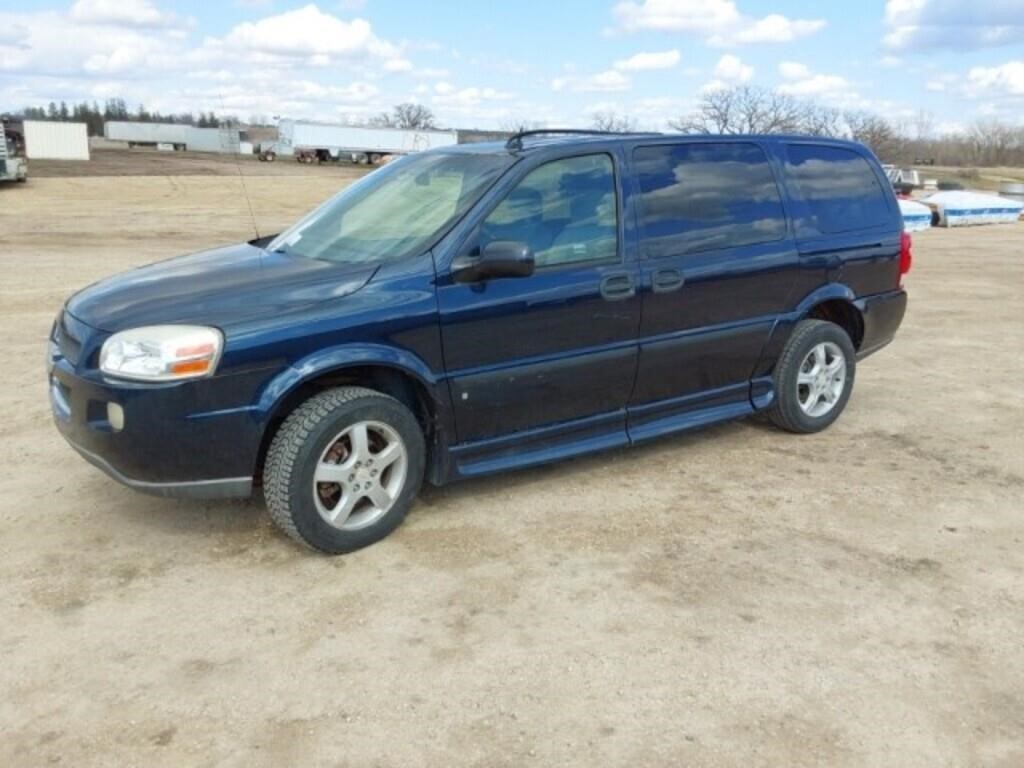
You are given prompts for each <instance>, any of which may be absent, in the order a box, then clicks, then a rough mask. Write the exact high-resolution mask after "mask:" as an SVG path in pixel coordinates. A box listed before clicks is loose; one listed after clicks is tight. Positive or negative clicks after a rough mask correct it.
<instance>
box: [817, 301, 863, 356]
mask: <svg viewBox="0 0 1024 768" xmlns="http://www.w3.org/2000/svg"><path fill="white" fill-rule="evenodd" d="M807 316H808V317H813V318H815V319H816V320H826V321H828V322H830V323H835V324H836V325H838V326H839V327H840V328H842V329H843V330H844V331H846V335H847V336H849V337H850V341H852V342H853V348H854V349H860V343H861V341H862V340H863V338H864V318H863V317H862V316H861V314H860V310H859V309H857V308H856V307H855V306H853V304H851V303H850V302H848V301H844V300H843V299H830V300H828V301H823V302H821V304H816V305H815V306H814V307H813V308H812V309H811V311H810V312H808V313H807Z"/></svg>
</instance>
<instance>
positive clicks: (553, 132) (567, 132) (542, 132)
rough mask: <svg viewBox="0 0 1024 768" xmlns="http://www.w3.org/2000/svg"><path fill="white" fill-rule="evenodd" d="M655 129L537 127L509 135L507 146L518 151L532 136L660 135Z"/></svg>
mask: <svg viewBox="0 0 1024 768" xmlns="http://www.w3.org/2000/svg"><path fill="white" fill-rule="evenodd" d="M660 135H661V134H660V133H657V132H655V131H652V132H646V131H601V130H598V129H596V128H535V129H533V130H529V131H517V132H516V133H513V134H512V135H511V136H509V137H508V141H506V142H505V148H506V149H508V150H511V151H518V150H521V149H522V148H523V139H526V138H529V137H531V136H660Z"/></svg>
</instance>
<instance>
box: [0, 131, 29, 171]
mask: <svg viewBox="0 0 1024 768" xmlns="http://www.w3.org/2000/svg"><path fill="white" fill-rule="evenodd" d="M0 181H21V182H25V181H28V158H27V157H25V140H24V136H23V134H22V132H21V129H20V126H19V125H16V124H13V123H10V124H9V123H8V122H7V121H6V120H4V121H0Z"/></svg>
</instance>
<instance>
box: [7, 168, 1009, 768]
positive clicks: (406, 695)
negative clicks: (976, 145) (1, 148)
mask: <svg viewBox="0 0 1024 768" xmlns="http://www.w3.org/2000/svg"><path fill="white" fill-rule="evenodd" d="M289 166H290V170H291V171H292V172H293V174H294V175H280V169H281V168H282V167H283V166H282V165H281V164H278V165H277V166H275V170H274V171H273V173H275V174H278V175H275V176H274V177H273V178H269V177H268V178H260V177H253V178H252V179H250V184H249V191H250V193H251V194H252V196H253V205H254V208H255V211H256V217H257V219H258V221H259V225H260V229H261V231H263V232H269V231H274V230H276V229H279V228H280V227H281V226H282V225H284V224H286V223H288V222H289V221H291V220H292V219H293V218H294V217H295V216H297V215H298V214H299V213H300V212H301V211H303V210H305V209H307V208H309V207H311V206H312V205H313V204H315V203H316V202H318V201H320V200H321V199H323V198H324V197H325V196H327V195H328V194H330V193H331V192H332V191H333V190H334V189H336V188H337V187H338V186H339V185H340V184H342V183H344V179H340V178H339V176H338V174H336V173H335V172H334V170H333V169H332V171H331V172H330V173H319V172H318V171H320V170H325V169H316V168H314V169H308V170H307V169H302V170H301V171H300V170H296V169H295V166H292V165H290V164H289ZM262 167H263V166H255V165H254V166H253V168H258V169H260V170H262ZM238 183H239V182H238V180H237V179H235V180H232V179H227V178H224V177H215V176H162V177H160V176H151V177H147V176H141V175H138V176H137V175H130V176H124V177H121V178H109V177H79V178H33V179H32V180H31V181H30V182H29V184H28V185H27V186H21V185H18V186H13V185H12V186H10V187H4V188H0V268H2V274H3V280H2V281H0V320H2V322H3V327H4V328H5V329H6V331H7V334H6V337H7V343H8V351H10V352H11V353H12V361H11V362H12V364H11V365H9V366H7V373H6V374H5V375H4V377H3V379H2V380H0V415H2V419H3V421H2V423H3V435H4V439H3V441H2V442H0V583H2V584H3V588H2V591H0V654H2V658H3V660H4V664H3V665H2V667H0V690H3V691H4V696H3V697H2V698H0V733H2V734H3V737H2V738H0V765H4V766H39V765H45V764H62V765H74V766H93V765H109V766H128V765H140V766H142V765H145V766H147V767H148V766H182V765H202V766H206V765H209V766H246V768H248V767H250V766H284V765H304V766H320V765H323V766H403V767H404V766H451V765H475V766H515V767H516V768H520V767H521V766H530V765H536V766H554V765H559V766H588V767H589V766H597V765H637V766H660V765H687V766H728V765H736V766H759V765H764V766H780V765H785V766H797V765H827V766H853V765H885V766H901V767H909V766H928V767H929V768H932V767H934V766H954V765H955V766H961V765H964V766H972V765H977V766H1007V767H1009V766H1019V765H1022V764H1024V707H1022V705H1021V703H1022V701H1024V644H1022V640H1021V627H1022V623H1024V595H1022V585H1024V541H1022V540H1024V521H1022V517H1021V509H1022V504H1021V501H1022V496H1024V493H1022V491H1024V437H1022V436H1024V390H1022V385H1021V382H1022V379H1024V353H1022V350H1024V314H1022V306H1024V302H1022V299H1024V296H1022V293H1024V261H1022V253H1024V224H1018V225H1004V226H992V227H985V228H978V229H970V230H952V231H945V230H933V231H930V232H925V233H922V234H921V235H918V236H916V237H915V243H916V254H915V266H914V270H913V272H912V273H911V275H910V276H909V279H908V280H907V283H908V288H909V291H910V294H911V304H910V309H909V314H908V317H907V319H906V321H905V322H904V326H903V329H902V331H901V333H900V334H899V336H898V337H897V340H896V342H895V343H894V344H892V345H891V346H890V347H889V348H887V349H885V350H884V351H882V352H880V353H879V354H877V355H876V356H875V357H873V358H871V359H870V360H868V361H866V362H865V363H864V364H863V365H862V366H861V367H860V368H859V369H858V375H857V385H856V389H855V391H854V394H853V397H852V399H851V401H850V404H849V407H848V408H847V410H846V413H845V414H844V415H843V417H842V418H841V419H840V421H839V422H838V423H837V424H836V425H835V426H833V427H832V428H831V429H829V430H828V431H827V432H826V433H824V434H820V435H815V436H808V437H796V436H791V435H787V434H783V433H781V432H779V431H776V430H775V429H772V428H770V427H768V426H766V425H764V424H763V423H760V422H757V421H746V422H739V423H734V424H728V425H724V426H719V427H715V428H711V429H707V430H704V431H702V432H699V433H693V434H689V435H685V436H682V437H678V438H670V439H666V440H663V441H661V442H657V443H654V444H651V445H648V446H646V447H643V448H639V449H635V450H630V451H618V452H612V453H607V454H602V455H599V456H595V457H592V458H587V459H583V460H577V461H572V462H568V463H564V464H560V465H557V466H550V467H544V468H540V469H535V470H530V471H523V472H519V473H515V474H509V475H504V476H497V477H492V478H487V479H482V480H477V481H472V482H467V483H464V484H460V485H455V486H451V487H449V488H446V489H442V490H436V489H434V490H428V491H426V492H425V493H424V495H423V497H422V499H421V500H420V501H419V502H418V503H417V504H416V506H415V507H414V509H413V510H412V512H411V514H410V516H409V518H408V520H407V522H406V524H405V525H404V526H403V527H402V528H401V529H399V531H398V532H397V533H396V534H394V535H393V536H391V537H390V538H389V539H387V540H385V541H384V542H381V543H380V544H378V545H376V546H373V547H371V548H369V549H366V550H363V551H361V552H358V553H356V554H354V555H351V556H347V557H343V558H327V557H322V556H317V555H314V554H312V553H311V552H309V551H307V550H304V549H302V548H300V547H298V546H296V545H294V544H292V543H291V542H290V541H289V540H288V539H286V538H284V537H283V536H281V535H279V534H278V533H277V532H276V531H275V530H274V529H273V528H272V526H271V524H270V522H269V520H268V518H267V515H266V511H265V508H264V506H263V503H262V500H253V501H251V502H237V503H223V502H220V503H214V502H205V503H204V502H185V501H173V500H162V499H154V498H148V497H145V496H140V495H137V494H135V493H133V492H131V491H129V490H126V489H124V488H121V487H119V486H118V485H116V484H114V483H113V482H112V481H110V480H108V479H107V478H106V477H104V476H103V475H101V474H100V473H99V472H97V471H96V470H94V469H93V468H91V467H89V466H88V465H86V464H85V463H84V462H83V461H82V460H81V459H80V458H78V457H77V456H76V455H75V454H74V453H73V452H72V451H71V449H70V448H69V447H67V446H66V445H65V444H64V443H63V441H62V440H61V439H60V437H59V436H58V434H57V432H56V430H55V429H54V428H53V426H52V424H51V420H50V414H49V406H48V404H47V398H46V387H45V374H44V371H43V349H44V340H45V338H46V334H47V332H48V330H49V326H50V323H51V321H52V319H53V316H54V314H55V313H56V311H57V309H58V308H59V306H60V304H61V302H62V301H63V300H64V298H65V297H66V296H67V295H69V294H70V293H71V292H72V291H74V290H76V289H78V288H80V287H82V286H84V285H86V284H88V283H89V282H91V281H93V280H95V279H97V278H99V277H101V276H103V275H107V274H109V273H112V272H116V271H119V270H121V269H125V268H128V267H131V266H134V265H138V264H142V263H146V262H150V261H153V260H156V259H161V258H165V257H169V256H172V255H174V254H177V253H181V252H186V251H189V250H194V249H197V248H199V247H202V246H207V245H214V244H219V243H227V242H231V241H234V240H239V239H243V238H247V237H250V236H251V234H250V233H251V226H250V224H249V219H248V211H247V209H246V206H245V203H244V202H243V201H242V200H241V199H240V197H239V194H238V192H239V189H238Z"/></svg>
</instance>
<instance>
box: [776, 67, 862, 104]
mask: <svg viewBox="0 0 1024 768" xmlns="http://www.w3.org/2000/svg"><path fill="white" fill-rule="evenodd" d="M779 75H780V76H781V77H782V79H783V81H784V82H782V83H781V84H780V85H779V86H778V87H777V88H776V89H775V90H776V91H778V92H779V93H782V94H785V95H787V96H795V97H797V98H801V99H818V100H821V101H825V102H828V103H830V104H838V105H842V106H857V107H860V106H863V100H862V99H861V97H860V96H858V95H857V94H856V92H855V91H854V88H853V85H852V83H850V81H849V80H847V79H846V78H845V77H840V76H839V75H827V74H821V73H816V72H813V71H811V69H810V67H808V66H807V65H806V64H801V63H800V62H797V61H782V62H779Z"/></svg>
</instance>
